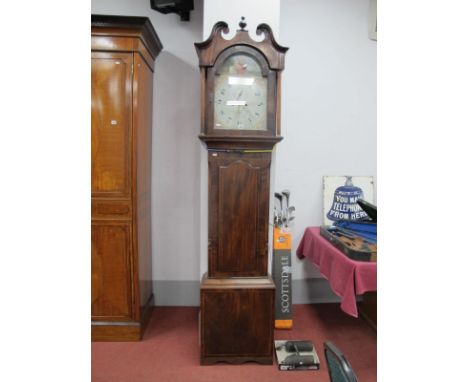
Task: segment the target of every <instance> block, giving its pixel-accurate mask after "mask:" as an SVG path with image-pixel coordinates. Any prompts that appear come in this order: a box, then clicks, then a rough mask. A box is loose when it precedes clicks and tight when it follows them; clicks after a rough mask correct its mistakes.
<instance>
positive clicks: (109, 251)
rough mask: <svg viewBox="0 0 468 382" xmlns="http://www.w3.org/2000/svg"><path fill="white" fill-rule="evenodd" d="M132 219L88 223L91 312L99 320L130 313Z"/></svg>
mask: <svg viewBox="0 0 468 382" xmlns="http://www.w3.org/2000/svg"><path fill="white" fill-rule="evenodd" d="M131 274H132V273H131V223H130V222H125V221H122V222H110V221H109V222H106V221H102V222H101V221H94V222H93V223H92V225H91V315H92V318H93V319H95V320H96V319H98V320H107V321H113V320H129V319H131V317H132V286H131V285H132V279H131Z"/></svg>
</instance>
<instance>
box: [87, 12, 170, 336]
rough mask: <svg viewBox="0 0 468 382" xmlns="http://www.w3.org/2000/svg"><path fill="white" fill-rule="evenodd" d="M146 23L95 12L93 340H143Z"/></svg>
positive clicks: (155, 45) (147, 192)
mask: <svg viewBox="0 0 468 382" xmlns="http://www.w3.org/2000/svg"><path fill="white" fill-rule="evenodd" d="M148 23H149V20H148V19H146V18H135V19H132V18H131V17H124V18H122V17H117V18H115V17H107V16H99V17H93V26H92V30H91V34H92V36H91V42H92V43H91V46H92V77H91V89H92V100H91V102H92V105H91V139H92V144H91V148H92V150H91V165H92V168H91V184H92V197H91V206H92V208H91V221H92V251H91V252H92V264H91V274H92V277H91V290H92V321H91V325H92V330H91V338H92V340H96V341H100V340H105V341H112V340H114V341H127V340H128V341H131V340H132V341H136V340H139V339H141V337H142V335H143V331H144V328H145V325H146V322H147V320H148V317H150V314H151V308H152V305H153V300H154V298H153V287H152V264H151V256H152V253H151V129H152V105H153V98H152V92H153V61H154V58H155V57H156V55H157V53H158V52H159V50H160V48H161V45H160V42H159V39H157V36H156V35H155V32H154V30H152V26H151V25H150V24H148ZM153 32H154V33H153ZM155 36H156V37H155ZM158 49H159V50H158Z"/></svg>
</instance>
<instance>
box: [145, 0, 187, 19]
mask: <svg viewBox="0 0 468 382" xmlns="http://www.w3.org/2000/svg"><path fill="white" fill-rule="evenodd" d="M150 3H151V8H152V9H154V10H155V11H158V12H161V13H164V14H165V15H166V14H168V13H177V14H178V15H179V16H180V20H181V21H190V11H193V0H172V1H170V0H150Z"/></svg>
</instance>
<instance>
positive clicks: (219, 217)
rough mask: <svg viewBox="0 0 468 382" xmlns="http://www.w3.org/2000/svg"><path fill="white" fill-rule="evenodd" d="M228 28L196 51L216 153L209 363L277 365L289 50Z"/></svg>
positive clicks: (204, 336)
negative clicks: (276, 258) (272, 261)
mask: <svg viewBox="0 0 468 382" xmlns="http://www.w3.org/2000/svg"><path fill="white" fill-rule="evenodd" d="M239 26H240V29H239V30H237V33H236V35H235V36H234V37H233V38H232V39H231V40H226V39H225V38H224V37H223V36H222V33H223V32H224V33H227V32H228V31H229V29H228V26H227V24H226V23H224V22H219V23H217V24H215V25H214V27H213V30H212V33H211V35H210V37H209V38H208V39H207V40H206V41H204V42H201V43H196V44H195V47H196V50H197V54H198V57H199V62H200V71H201V89H202V113H201V125H202V131H201V134H200V136H199V138H200V139H201V140H202V141H203V142H204V143H205V144H206V147H207V149H208V169H209V170H208V174H209V180H208V182H209V184H208V200H209V205H208V225H209V226H208V236H209V238H208V272H207V274H205V275H204V277H203V279H202V283H201V292H200V310H201V313H200V319H201V322H200V336H201V341H200V342H201V363H202V364H210V363H214V362H218V361H226V362H231V363H241V362H246V361H255V362H259V363H266V364H271V363H272V360H273V328H274V293H275V286H274V283H273V281H272V279H271V276H270V275H269V274H268V217H269V198H270V164H271V151H272V149H273V146H274V145H275V144H276V143H277V142H279V141H280V140H281V139H282V137H281V134H280V123H279V121H280V92H281V86H280V84H281V71H282V70H283V68H284V56H285V53H286V51H287V49H288V48H285V47H282V46H280V45H279V44H278V43H277V42H276V41H275V39H274V37H273V34H272V31H271V29H270V27H269V26H268V25H266V24H261V25H259V26H258V27H257V30H256V32H257V35H262V34H263V36H264V37H263V40H262V41H260V42H257V41H254V40H253V39H251V38H250V36H249V34H248V31H247V30H246V29H245V27H246V24H245V23H244V22H243V21H241V22H240V23H239Z"/></svg>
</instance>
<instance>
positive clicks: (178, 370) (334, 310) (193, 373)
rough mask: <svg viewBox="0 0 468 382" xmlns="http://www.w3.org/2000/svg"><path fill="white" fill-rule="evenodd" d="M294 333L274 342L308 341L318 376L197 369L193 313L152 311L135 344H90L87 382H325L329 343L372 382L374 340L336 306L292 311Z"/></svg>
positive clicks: (272, 369)
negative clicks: (89, 379) (325, 350)
mask: <svg viewBox="0 0 468 382" xmlns="http://www.w3.org/2000/svg"><path fill="white" fill-rule="evenodd" d="M293 318H294V328H293V329H292V330H281V331H280V330H277V331H275V339H277V340H280V339H310V340H312V342H313V343H314V345H315V346H316V347H317V349H318V355H319V358H320V362H321V365H320V370H319V371H279V370H278V366H277V365H276V363H275V364H273V365H268V366H262V365H257V364H253V363H248V364H244V365H228V364H222V363H219V364H216V365H213V366H200V365H199V349H198V308H196V307H190V308H186V307H155V308H154V311H153V316H152V318H151V322H150V324H149V327H148V329H147V331H146V333H145V336H144V338H143V341H141V342H93V343H92V381H93V382H150V381H151V382H166V381H167V382H179V381H180V382H182V381H183V382H191V381H194V382H219V381H221V382H231V381H232V382H234V381H235V382H241V381H253V382H263V381H268V382H272V381H294V382H301V381H309V382H310V381H314V382H320V381H329V378H328V371H327V367H326V363H325V356H324V354H323V342H325V341H328V340H330V341H332V342H334V343H335V345H336V346H337V347H338V348H340V349H341V350H342V351H343V353H344V354H345V355H346V357H347V358H348V360H349V362H350V363H351V365H352V367H353V369H354V371H355V372H356V374H357V377H358V379H359V382H375V381H376V380H377V334H376V333H375V332H374V331H373V330H372V329H371V328H370V327H369V326H368V325H367V324H366V323H365V322H364V321H363V320H362V319H356V318H353V317H350V316H348V315H346V314H345V313H343V312H342V311H341V310H340V308H339V305H338V304H315V305H294V317H293Z"/></svg>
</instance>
